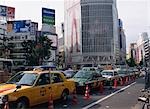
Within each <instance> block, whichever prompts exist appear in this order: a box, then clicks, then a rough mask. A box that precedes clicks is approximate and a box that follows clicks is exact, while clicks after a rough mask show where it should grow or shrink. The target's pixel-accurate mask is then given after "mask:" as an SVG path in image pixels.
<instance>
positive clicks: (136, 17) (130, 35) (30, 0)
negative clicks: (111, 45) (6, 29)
mask: <svg viewBox="0 0 150 109" xmlns="http://www.w3.org/2000/svg"><path fill="white" fill-rule="evenodd" d="M148 1H150V0H118V1H117V7H118V13H119V18H121V19H122V21H123V24H124V30H125V34H126V39H127V46H129V43H131V42H135V41H136V40H137V39H138V35H139V33H141V32H145V31H148V29H149V30H150V23H149V25H148V16H149V21H150V8H149V7H150V3H149V6H148ZM0 5H7V6H12V7H15V8H16V15H15V17H16V19H17V20H20V19H22V20H23V19H31V20H32V21H35V22H38V23H39V29H40V28H41V21H42V16H41V15H42V14H41V9H42V7H46V8H52V9H55V10H56V28H57V32H58V33H60V30H61V22H63V21H64V2H63V0H0ZM148 11H149V12H148Z"/></svg>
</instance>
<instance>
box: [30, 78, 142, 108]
mask: <svg viewBox="0 0 150 109" xmlns="http://www.w3.org/2000/svg"><path fill="white" fill-rule="evenodd" d="M143 87H144V79H142V78H140V79H137V80H136V82H134V81H133V82H131V83H130V84H128V85H126V86H119V87H117V88H115V89H114V88H113V89H111V90H110V89H108V88H105V90H104V92H103V93H100V91H99V90H97V91H92V92H91V93H90V99H88V100H87V99H84V95H77V104H73V103H74V102H73V100H72V97H73V96H72V95H71V96H70V97H69V100H68V101H67V102H62V101H54V109H140V106H141V105H139V103H138V101H137V98H138V96H139V95H140V94H141V93H140V90H141V89H142V88H143ZM32 109H48V103H46V104H42V105H39V106H35V107H33V108H32Z"/></svg>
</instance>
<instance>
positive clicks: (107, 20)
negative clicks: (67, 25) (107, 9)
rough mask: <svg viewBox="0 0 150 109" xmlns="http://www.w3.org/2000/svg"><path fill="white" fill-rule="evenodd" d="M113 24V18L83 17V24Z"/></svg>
mask: <svg viewBox="0 0 150 109" xmlns="http://www.w3.org/2000/svg"><path fill="white" fill-rule="evenodd" d="M111 22H113V18H112V16H109V17H104V16H103V17H96V16H90V17H82V23H111Z"/></svg>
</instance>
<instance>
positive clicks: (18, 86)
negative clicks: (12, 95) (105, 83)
mask: <svg viewBox="0 0 150 109" xmlns="http://www.w3.org/2000/svg"><path fill="white" fill-rule="evenodd" d="M20 88H21V85H20V84H17V86H16V90H15V91H14V92H16V91H17V89H20Z"/></svg>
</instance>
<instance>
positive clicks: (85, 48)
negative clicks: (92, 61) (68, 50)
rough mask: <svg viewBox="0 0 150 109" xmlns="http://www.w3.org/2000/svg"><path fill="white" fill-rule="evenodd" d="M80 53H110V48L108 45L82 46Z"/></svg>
mask: <svg viewBox="0 0 150 109" xmlns="http://www.w3.org/2000/svg"><path fill="white" fill-rule="evenodd" d="M82 51H83V53H90V52H111V46H110V45H107V46H106V45H105V46H101V45H93V46H92V45H91V46H90V45H87V46H82Z"/></svg>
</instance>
